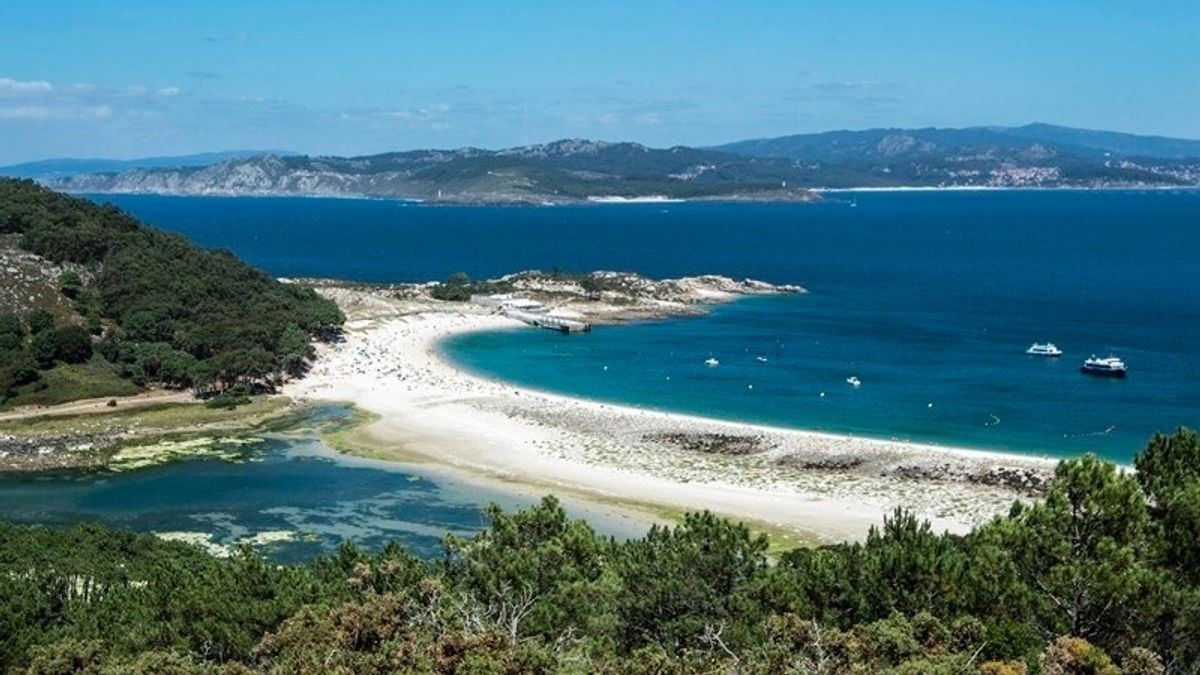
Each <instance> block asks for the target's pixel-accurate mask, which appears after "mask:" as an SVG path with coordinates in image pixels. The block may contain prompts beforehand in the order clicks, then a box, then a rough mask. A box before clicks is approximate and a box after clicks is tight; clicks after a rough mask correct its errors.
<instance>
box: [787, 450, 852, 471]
mask: <svg viewBox="0 0 1200 675" xmlns="http://www.w3.org/2000/svg"><path fill="white" fill-rule="evenodd" d="M775 463H776V464H778V465H779V466H786V467H793V468H800V469H809V470H816V471H849V470H850V469H857V468H859V467H861V466H862V465H863V464H865V463H866V459H864V458H863V457H860V456H858V455H851V454H839V455H829V456H822V457H809V456H800V455H784V456H783V457H780V458H779V459H777V460H775Z"/></svg>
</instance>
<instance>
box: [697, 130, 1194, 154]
mask: <svg viewBox="0 0 1200 675" xmlns="http://www.w3.org/2000/svg"><path fill="white" fill-rule="evenodd" d="M713 149H714V150H720V151H722V152H731V153H735V154H742V155H752V156H756V157H783V158H788V159H798V160H810V161H823V162H847V161H864V160H868V161H869V160H879V159H895V158H904V157H920V156H926V157H937V156H941V155H954V154H961V153H964V152H975V153H992V155H993V156H996V157H1002V156H1010V157H1012V158H1017V159H1020V160H1025V161H1028V160H1030V159H1039V158H1041V157H1042V156H1044V155H1046V154H1050V153H1053V154H1057V155H1071V156H1075V157H1080V158H1088V159H1099V158H1104V157H1114V156H1115V157H1125V158H1153V159H1175V160H1186V159H1191V160H1200V141H1192V140H1184V139H1179V138H1165V137H1163V136H1139V135H1136V134H1125V133H1120V132H1116V131H1094V130H1091V129H1074V128H1071V127H1060V126H1055V125H1053V124H1041V123H1037V124H1027V125H1025V126H1023V127H968V128H966V129H935V128H932V127H930V128H925V129H868V130H866V131H826V132H824V133H818V134H799V135H795V136H780V137H778V138H761V139H754V140H748V141H738V142H736V143H727V144H725V145H720V146H717V147H715V148H713Z"/></svg>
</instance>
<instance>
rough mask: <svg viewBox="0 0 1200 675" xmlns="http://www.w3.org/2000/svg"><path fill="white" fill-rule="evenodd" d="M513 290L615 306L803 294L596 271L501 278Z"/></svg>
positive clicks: (723, 280) (732, 282)
mask: <svg viewBox="0 0 1200 675" xmlns="http://www.w3.org/2000/svg"><path fill="white" fill-rule="evenodd" d="M497 281H499V282H503V283H506V284H508V285H510V286H511V287H512V288H513V290H516V291H522V292H525V293H539V294H547V295H552V296H559V297H562V296H567V297H571V296H574V297H576V298H579V299H593V300H594V299H597V298H598V299H602V300H605V301H608V302H613V303H616V304H628V303H630V302H639V301H653V302H659V303H671V304H679V305H694V304H699V303H706V302H720V301H722V300H727V299H729V298H730V297H731V296H736V295H771V294H784V293H789V294H790V293H804V292H806V291H805V289H804V288H802V287H800V286H795V285H790V284H785V285H775V284H770V283H767V282H765V281H758V280H756V279H743V280H740V281H739V280H736V279H732V278H730V277H726V276H720V275H716V274H705V275H700V276H693V277H681V278H679V279H661V280H655V279H648V278H646V277H644V276H642V275H640V274H633V273H630V272H613V271H608V270H599V271H596V272H592V273H590V274H584V275H563V274H546V273H543V272H539V271H536V270H531V271H525V272H518V273H516V274H509V275H506V276H503V277H501V278H500V279H499V280H497Z"/></svg>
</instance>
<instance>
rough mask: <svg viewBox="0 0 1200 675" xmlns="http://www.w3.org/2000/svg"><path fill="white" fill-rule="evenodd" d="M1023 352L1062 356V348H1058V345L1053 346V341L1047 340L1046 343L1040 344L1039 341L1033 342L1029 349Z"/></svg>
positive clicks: (1036, 354)
mask: <svg viewBox="0 0 1200 675" xmlns="http://www.w3.org/2000/svg"><path fill="white" fill-rule="evenodd" d="M1025 353H1026V354H1031V355H1033V356H1062V355H1063V353H1062V350H1061V349H1059V348H1058V347H1056V346H1054V343H1053V342H1047V343H1046V344H1041V343H1038V342H1035V343H1033V345H1032V346H1031V347H1030V348H1029V349H1026V350H1025Z"/></svg>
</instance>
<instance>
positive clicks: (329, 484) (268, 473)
mask: <svg viewBox="0 0 1200 675" xmlns="http://www.w3.org/2000/svg"><path fill="white" fill-rule="evenodd" d="M341 414H344V411H343V409H340V408H337V407H326V408H322V409H319V410H318V411H316V412H314V413H313V416H314V417H317V418H321V419H320V421H327V420H328V419H329V418H330V417H334V418H336V417H337V416H339V415H341ZM533 501H534V499H533V498H531V497H524V496H520V495H516V494H513V493H509V492H505V491H500V490H495V489H490V488H486V487H481V486H479V485H475V484H471V483H465V482H462V481H459V480H456V479H454V478H451V477H448V476H444V475H438V474H434V473H431V472H429V471H428V470H423V469H421V468H419V467H409V466H405V465H401V464H395V463H389V462H382V461H376V460H368V459H359V458H355V457H349V456H345V455H341V454H339V453H337V452H335V451H334V450H332V449H331V448H329V447H328V446H327V445H325V444H324V443H322V442H321V441H320V440H319V439H318V438H317V437H316V436H315V435H313V434H309V433H306V432H298V433H296V434H295V435H271V436H268V437H266V438H256V439H251V440H250V442H246V441H245V439H238V440H236V442H227V443H224V444H221V443H217V447H216V448H212V449H210V450H209V451H207V452H205V453H204V454H202V455H198V456H195V457H190V458H185V459H176V460H173V461H169V462H166V463H164V464H159V465H156V466H148V467H140V468H130V469H127V470H111V471H100V472H67V473H58V474H49V475H36V476H35V475H9V476H0V518H3V519H4V520H6V521H10V522H17V523H30V524H44V525H63V524H71V523H80V522H100V523H104V524H105V525H108V526H110V527H114V528H120V529H128V530H134V531H139V532H157V533H160V534H166V535H167V536H169V537H172V538H177V539H183V540H186V541H194V542H196V543H201V544H204V545H206V546H208V547H209V548H210V549H211V550H213V551H214V552H218V553H222V552H224V551H227V550H228V549H229V548H231V547H236V546H237V545H238V544H240V543H251V544H253V545H255V547H256V548H258V549H259V550H261V551H263V552H264V553H267V554H268V555H270V556H271V557H273V558H275V559H277V560H280V561H285V562H286V561H298V560H305V559H308V558H312V557H313V556H316V555H319V554H321V553H328V552H330V551H332V550H333V549H335V548H336V547H337V546H338V545H339V544H340V543H341V542H343V541H346V540H353V541H354V542H355V543H356V544H358V545H360V546H364V547H366V548H369V549H372V550H377V549H379V548H381V547H382V546H383V545H384V544H385V543H387V542H388V541H389V540H395V541H397V542H399V543H401V544H403V545H404V546H405V547H406V548H407V549H408V550H410V551H412V552H413V553H415V554H417V555H420V556H422V557H427V558H428V557H434V556H437V555H438V554H439V553H440V552H441V540H442V537H443V536H444V535H445V534H446V533H448V532H450V533H454V534H458V535H463V536H468V535H470V534H472V533H474V532H477V531H479V530H480V529H483V528H484V527H486V526H487V522H486V520H485V519H484V517H483V515H482V509H483V507H484V506H486V505H487V504H488V503H489V502H496V503H498V504H500V505H501V506H503V507H505V508H506V509H514V508H520V507H523V506H527V505H529V504H531V503H532V502H533ZM568 510H570V511H575V512H574V513H573V515H576V516H586V517H587V518H588V520H589V522H591V523H592V525H593V527H596V528H597V530H599V531H601V532H603V533H605V534H610V535H613V536H618V537H629V536H637V535H640V534H642V533H643V532H644V529H645V528H643V527H642V526H641V525H639V524H636V523H629V522H626V521H622V520H617V519H605V518H601V517H598V514H593V513H580V512H578V511H576V510H574V509H568Z"/></svg>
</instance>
